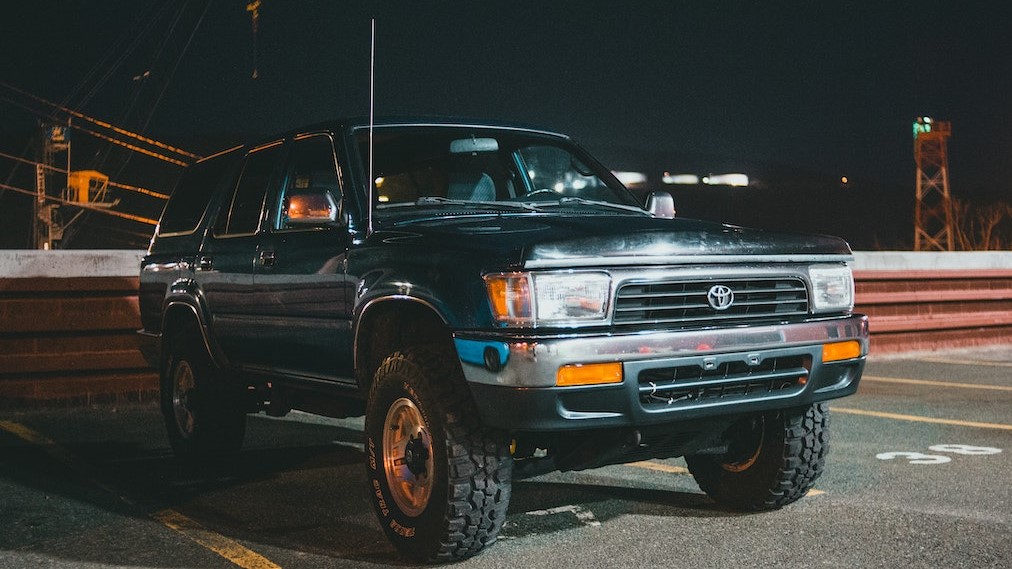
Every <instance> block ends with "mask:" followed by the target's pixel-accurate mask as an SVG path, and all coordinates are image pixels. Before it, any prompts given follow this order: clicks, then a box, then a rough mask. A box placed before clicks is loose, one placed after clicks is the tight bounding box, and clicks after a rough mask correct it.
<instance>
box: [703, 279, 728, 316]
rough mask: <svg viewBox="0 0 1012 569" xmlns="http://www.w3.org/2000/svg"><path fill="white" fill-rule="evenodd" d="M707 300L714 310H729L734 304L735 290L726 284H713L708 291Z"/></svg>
mask: <svg viewBox="0 0 1012 569" xmlns="http://www.w3.org/2000/svg"><path fill="white" fill-rule="evenodd" d="M706 301H707V302H709V303H710V307H711V308H713V309H714V310H727V309H728V308H731V305H732V304H734V291H733V290H731V287H729V286H725V285H713V286H711V287H710V290H709V292H707V293H706Z"/></svg>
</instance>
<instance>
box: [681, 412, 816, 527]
mask: <svg viewBox="0 0 1012 569" xmlns="http://www.w3.org/2000/svg"><path fill="white" fill-rule="evenodd" d="M729 436H730V441H729V442H730V444H729V447H728V452H727V454H725V455H723V456H711V455H694V456H687V457H685V461H686V463H687V464H688V467H689V472H691V473H692V477H693V478H695V479H696V483H697V484H699V487H700V488H701V489H702V490H703V491H704V492H706V493H707V494H708V495H709V496H710V497H711V498H713V499H714V501H716V502H717V503H718V504H721V505H723V506H726V507H729V508H733V509H736V510H747V511H756V510H775V509H778V508H781V507H783V506H786V505H787V504H790V503H792V502H795V501H797V500H799V499H801V498H802V497H803V496H804V495H805V494H806V493H807V492H808V491H809V490H810V489H811V488H812V485H813V484H814V483H815V480H816V479H817V478H818V477H819V476H820V475H822V470H823V467H824V466H825V462H826V455H827V454H828V453H829V409H828V408H827V407H826V406H825V404H822V403H819V404H815V405H811V406H809V407H802V408H799V409H787V410H783V411H779V412H772V413H766V414H762V415H757V416H754V417H749V418H747V419H743V420H742V421H739V422H738V423H736V424H735V425H734V426H733V427H732V430H731V431H730V432H729Z"/></svg>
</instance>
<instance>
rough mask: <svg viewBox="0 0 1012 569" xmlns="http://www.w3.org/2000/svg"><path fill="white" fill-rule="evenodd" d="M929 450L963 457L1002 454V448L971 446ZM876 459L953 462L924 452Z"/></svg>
mask: <svg viewBox="0 0 1012 569" xmlns="http://www.w3.org/2000/svg"><path fill="white" fill-rule="evenodd" d="M928 450H933V451H935V452H945V453H949V454H962V455H987V454H998V453H1000V452H1001V449H1000V448H993V447H977V446H971V445H933V446H930V447H928ZM875 458H877V459H879V460H893V459H896V458H905V459H907V461H908V462H909V463H910V464H945V463H946V462H951V461H952V457H948V456H943V455H940V454H924V453H922V452H883V453H879V454H876V455H875Z"/></svg>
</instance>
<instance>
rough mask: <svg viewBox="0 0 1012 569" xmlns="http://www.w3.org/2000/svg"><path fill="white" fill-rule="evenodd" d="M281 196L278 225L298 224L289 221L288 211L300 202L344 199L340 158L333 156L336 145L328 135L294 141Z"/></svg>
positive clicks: (334, 202)
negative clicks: (340, 175) (338, 167)
mask: <svg viewBox="0 0 1012 569" xmlns="http://www.w3.org/2000/svg"><path fill="white" fill-rule="evenodd" d="M327 194H330V196H329V197H328V196H327ZM279 199H280V206H279V207H278V216H277V219H276V221H275V225H274V227H275V229H288V228H291V227H294V226H295V225H294V224H291V223H289V219H288V215H289V213H290V210H291V209H292V208H293V207H296V206H298V204H300V203H307V202H312V203H321V204H330V203H333V204H339V203H341V184H340V182H339V180H338V176H337V161H336V160H335V158H334V145H333V143H332V142H331V140H330V137H329V136H327V135H324V134H320V135H314V136H309V137H306V138H301V139H299V140H296V141H295V142H293V143H292V151H291V153H290V154H289V158H288V171H287V175H286V176H285V185H284V190H283V191H282V193H281V195H280V196H279ZM335 213H336V212H335Z"/></svg>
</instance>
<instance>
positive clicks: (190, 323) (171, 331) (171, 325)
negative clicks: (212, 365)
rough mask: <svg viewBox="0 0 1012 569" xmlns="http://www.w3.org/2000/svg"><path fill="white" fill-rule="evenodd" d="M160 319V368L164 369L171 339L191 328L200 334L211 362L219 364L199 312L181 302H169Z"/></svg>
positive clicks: (205, 324) (218, 355)
mask: <svg viewBox="0 0 1012 569" xmlns="http://www.w3.org/2000/svg"><path fill="white" fill-rule="evenodd" d="M163 315H164V316H163V317H162V338H163V339H164V341H163V342H162V353H161V362H160V364H161V365H160V367H162V368H164V366H165V364H166V362H167V360H168V350H169V349H170V344H171V339H172V337H173V336H174V335H175V334H177V333H179V332H180V331H181V330H186V329H187V328H192V329H193V331H194V332H196V333H198V334H200V342H201V343H202V344H203V345H204V349H205V350H207V353H208V355H210V356H211V359H212V361H215V362H219V361H220V359H219V357H220V354H219V353H218V352H217V351H216V350H215V349H214V348H213V345H212V342H211V339H210V333H209V331H208V328H207V323H206V322H205V321H204V319H203V317H202V316H201V314H200V311H199V310H198V309H197V307H195V306H194V305H193V304H190V303H189V302H183V301H181V300H173V301H170V302H169V303H168V304H166V306H165V310H164V311H163Z"/></svg>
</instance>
